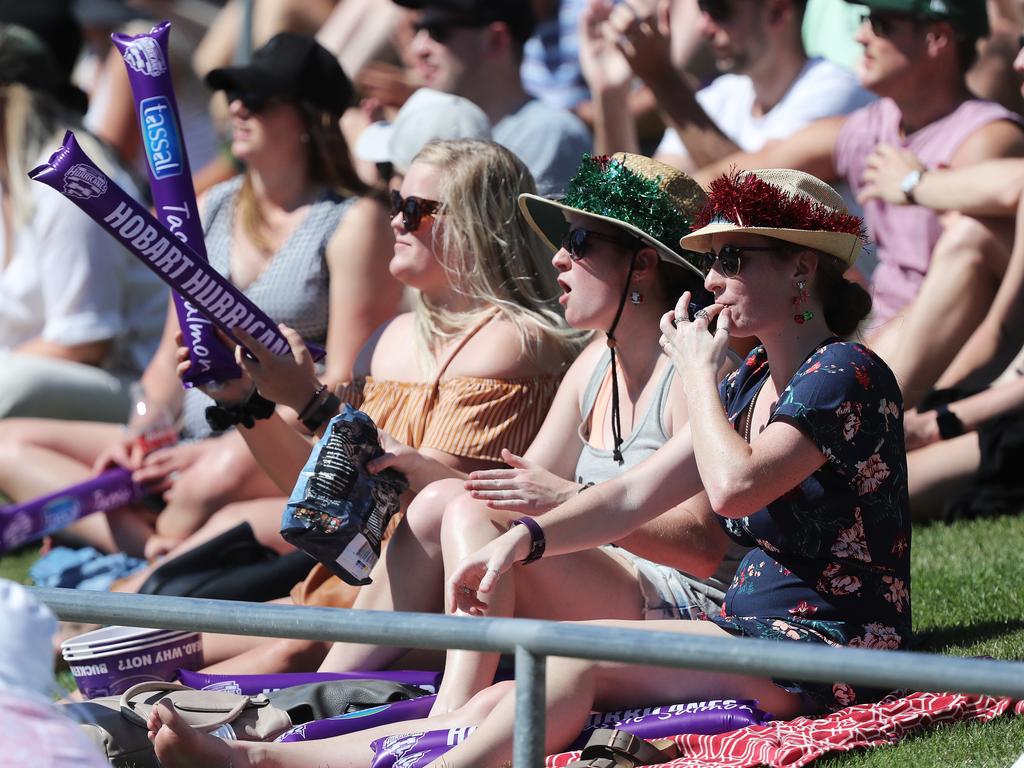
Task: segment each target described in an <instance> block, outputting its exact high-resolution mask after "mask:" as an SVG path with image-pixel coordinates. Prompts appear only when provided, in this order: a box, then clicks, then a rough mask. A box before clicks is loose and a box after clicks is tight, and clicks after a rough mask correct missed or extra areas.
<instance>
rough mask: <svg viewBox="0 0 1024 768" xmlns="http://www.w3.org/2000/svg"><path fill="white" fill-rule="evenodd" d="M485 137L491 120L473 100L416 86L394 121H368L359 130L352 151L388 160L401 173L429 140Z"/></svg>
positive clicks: (363, 156)
mask: <svg viewBox="0 0 1024 768" xmlns="http://www.w3.org/2000/svg"><path fill="white" fill-rule="evenodd" d="M489 138H491V122H490V120H488V119H487V115H485V114H484V111H483V110H482V109H480V107H478V106H477V105H476V104H474V103H473V102H471V101H469V100H468V99H464V98H462V97H461V96H456V95H454V94H451V93H442V92H441V91H435V90H433V89H431V88H420V89H419V90H417V91H416V92H415V93H414V94H413V95H412V96H410V97H409V98H408V99H407V100H406V102H405V104H403V105H402V108H401V109H400V110H398V114H397V115H395V119H394V122H391V123H388V122H385V121H380V122H376V123H372V124H371V125H368V126H367V127H366V128H365V129H364V130H363V132H362V133H361V134H359V138H358V139H357V140H356V145H355V154H356V156H357V157H359V158H360V159H362V160H368V161H370V162H372V163H391V164H392V165H394V166H395V169H396V170H397V171H399V172H402V173H404V172H405V171H407V170H408V169H409V166H410V165H411V164H412V159H413V158H414V157H416V154H417V153H418V152H419V151H420V150H421V149H423V146H424V145H425V144H427V143H428V142H430V141H434V140H436V139H489Z"/></svg>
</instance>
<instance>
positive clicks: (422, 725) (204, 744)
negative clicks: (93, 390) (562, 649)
mask: <svg viewBox="0 0 1024 768" xmlns="http://www.w3.org/2000/svg"><path fill="white" fill-rule="evenodd" d="M510 690H511V684H500V685H496V686H493V687H492V688H490V689H488V690H487V691H484V692H482V693H481V694H480V695H479V696H477V697H475V698H474V699H473V701H472V702H470V703H469V704H467V706H466V707H464V708H463V709H462V710H460V711H459V712H453V713H450V714H448V715H443V716H439V717H430V718H426V719H424V720H411V721H409V722H406V723H399V724H394V725H382V726H379V727H377V728H371V729H368V730H365V731H359V732H357V733H352V734H348V735H346V736H338V737H336V738H333V739H321V740H319V741H306V742H292V743H289V744H274V743H259V742H246V741H230V742H225V741H221V740H220V739H218V738H217V737H216V736H210V735H209V734H205V733H200V732H199V731H196V730H194V729H193V728H191V727H189V726H188V725H186V724H184V723H183V722H182V721H181V719H180V718H179V717H177V715H176V714H175V713H174V712H173V711H172V710H171V709H170V707H167V706H166V705H163V704H161V705H159V706H157V707H155V708H154V710H153V715H152V716H151V717H150V719H149V732H150V739H151V740H152V741H153V745H154V747H155V749H156V754H157V757H158V758H159V760H160V764H161V765H163V766H166V768H207V767H209V768H224V766H226V765H230V766H231V768H250V766H257V765H258V766H260V768H274V766H282V767H283V766H288V768H323V766H326V765H329V766H331V768H357V767H358V768H366V766H368V765H369V764H370V762H371V761H372V760H373V751H372V750H371V749H370V743H371V742H373V741H375V740H377V739H380V738H383V737H385V736H392V735H395V734H401V733H420V732H423V731H428V730H440V729H443V728H455V727H461V726H466V725H473V724H475V723H478V722H480V721H481V720H483V718H484V717H485V716H486V715H487V713H488V712H489V711H490V710H491V709H492V708H493V707H494V706H495V705H496V704H497V703H498V702H499V701H500V700H501V699H502V698H503V697H504V696H505V695H507V694H508V692H509V691H510Z"/></svg>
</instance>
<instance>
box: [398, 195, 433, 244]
mask: <svg viewBox="0 0 1024 768" xmlns="http://www.w3.org/2000/svg"><path fill="white" fill-rule="evenodd" d="M440 207H441V204H440V203H439V202H437V200H427V199H426V198H422V197H412V196H409V197H402V194H401V193H400V192H399V191H398V190H397V189H393V190H391V218H395V216H396V215H398V214H399V213H400V214H402V228H403V229H405V231H406V232H409V233H412V232H415V231H416V230H417V229H419V228H420V224H421V223H422V221H423V217H424V216H431V215H433V214H434V213H436V212H437V209H438V208H440Z"/></svg>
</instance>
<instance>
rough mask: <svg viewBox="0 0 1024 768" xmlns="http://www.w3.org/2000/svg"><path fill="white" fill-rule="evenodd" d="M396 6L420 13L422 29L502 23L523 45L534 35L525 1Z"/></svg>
mask: <svg viewBox="0 0 1024 768" xmlns="http://www.w3.org/2000/svg"><path fill="white" fill-rule="evenodd" d="M394 2H395V3H396V4H398V5H401V6H404V7H406V8H415V9H417V10H422V11H423V18H422V19H421V20H420V24H421V25H422V26H425V27H426V26H430V24H444V23H449V24H453V25H458V26H464V27H484V26H487V25H488V24H490V23H491V22H492V21H503V22H505V24H507V25H508V28H509V31H510V32H511V33H512V36H513V37H514V38H515V39H516V40H519V41H520V42H524V43H525V42H526V41H527V40H529V39H530V37H531V36H532V35H533V28H534V26H535V19H534V17H533V11H532V10H531V8H530V3H529V2H528V0H394Z"/></svg>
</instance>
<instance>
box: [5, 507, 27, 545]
mask: <svg viewBox="0 0 1024 768" xmlns="http://www.w3.org/2000/svg"><path fill="white" fill-rule="evenodd" d="M31 535H32V516H31V515H29V514H28V513H27V512H19V513H18V514H16V515H15V516H14V517H13V518H12V519H11V521H10V522H9V523H7V527H5V528H4V529H3V535H2V536H0V541H3V544H4V549H17V548H18V547H20V546H21V545H22V544H24V543H25V542H26V541H28V539H29V537H30V536H31Z"/></svg>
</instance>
